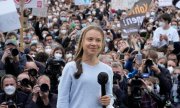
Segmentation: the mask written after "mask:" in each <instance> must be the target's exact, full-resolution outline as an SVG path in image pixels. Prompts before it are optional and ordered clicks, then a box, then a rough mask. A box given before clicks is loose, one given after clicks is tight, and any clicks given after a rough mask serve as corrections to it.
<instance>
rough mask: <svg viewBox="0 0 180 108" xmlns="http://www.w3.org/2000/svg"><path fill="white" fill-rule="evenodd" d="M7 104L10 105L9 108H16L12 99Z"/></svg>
mask: <svg viewBox="0 0 180 108" xmlns="http://www.w3.org/2000/svg"><path fill="white" fill-rule="evenodd" d="M6 104H7V105H8V108H16V104H15V102H14V101H13V100H11V99H10V100H9V101H7V102H6Z"/></svg>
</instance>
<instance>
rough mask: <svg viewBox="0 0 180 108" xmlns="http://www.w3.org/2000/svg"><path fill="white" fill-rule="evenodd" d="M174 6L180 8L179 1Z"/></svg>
mask: <svg viewBox="0 0 180 108" xmlns="http://www.w3.org/2000/svg"><path fill="white" fill-rule="evenodd" d="M176 7H177V8H179V9H180V1H178V2H177V3H176Z"/></svg>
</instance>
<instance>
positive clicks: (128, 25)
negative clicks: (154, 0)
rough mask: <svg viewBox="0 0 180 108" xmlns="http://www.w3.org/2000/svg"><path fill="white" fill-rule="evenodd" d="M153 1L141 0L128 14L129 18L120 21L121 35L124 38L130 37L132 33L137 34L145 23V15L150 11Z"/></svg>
mask: <svg viewBox="0 0 180 108" xmlns="http://www.w3.org/2000/svg"><path fill="white" fill-rule="evenodd" d="M150 3H151V0H140V1H139V2H137V3H135V5H134V7H133V8H132V10H131V11H129V12H128V16H127V17H126V18H124V19H122V20H120V25H121V33H122V34H123V35H124V36H128V35H129V34H131V33H137V32H138V31H139V29H140V27H141V25H142V23H143V20H144V18H145V14H146V12H147V11H148V9H149V5H150Z"/></svg>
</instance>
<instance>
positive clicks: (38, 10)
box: [32, 7, 48, 17]
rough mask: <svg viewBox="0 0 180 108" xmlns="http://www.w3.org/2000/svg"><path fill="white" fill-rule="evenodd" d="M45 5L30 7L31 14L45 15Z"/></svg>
mask: <svg viewBox="0 0 180 108" xmlns="http://www.w3.org/2000/svg"><path fill="white" fill-rule="evenodd" d="M47 10H48V8H47V7H44V8H33V9H32V15H33V16H39V17H47Z"/></svg>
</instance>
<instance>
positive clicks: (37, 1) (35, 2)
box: [14, 0, 43, 8]
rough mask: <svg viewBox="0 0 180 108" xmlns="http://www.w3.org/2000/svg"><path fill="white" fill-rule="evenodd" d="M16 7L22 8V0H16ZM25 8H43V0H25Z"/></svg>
mask: <svg viewBox="0 0 180 108" xmlns="http://www.w3.org/2000/svg"><path fill="white" fill-rule="evenodd" d="M14 2H15V4H16V7H17V8H19V7H20V0H14ZM24 7H25V8H42V7H43V0H25V2H24Z"/></svg>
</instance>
